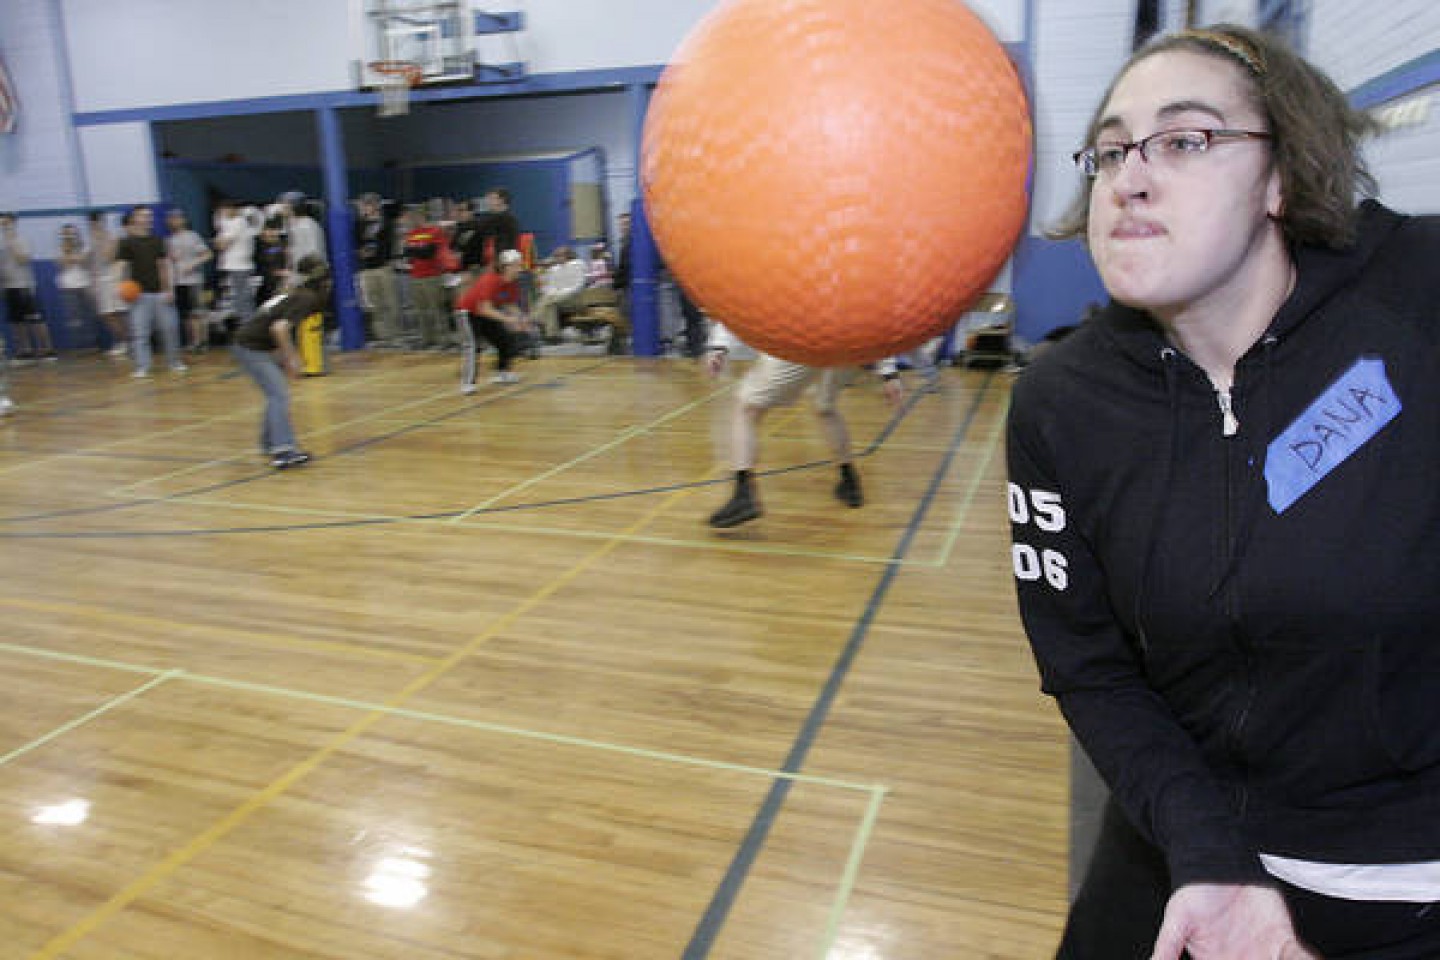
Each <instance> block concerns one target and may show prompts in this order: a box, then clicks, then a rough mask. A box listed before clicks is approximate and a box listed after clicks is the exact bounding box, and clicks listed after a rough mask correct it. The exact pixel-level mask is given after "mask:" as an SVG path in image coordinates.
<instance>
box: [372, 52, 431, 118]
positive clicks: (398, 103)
mask: <svg viewBox="0 0 1440 960" xmlns="http://www.w3.org/2000/svg"><path fill="white" fill-rule="evenodd" d="M370 70H371V72H373V73H375V74H377V75H378V76H379V77H380V84H379V87H380V109H379V110H377V111H376V115H377V116H381V117H398V116H401V115H403V114H407V113H409V112H410V88H411V87H413V86H415V84H417V83H419V82H420V79H421V77H423V76H424V73H423V72H422V71H421V69H420V68H419V67H418V66H416V65H415V64H414V63H411V62H410V61H409V60H376V61H374V62H373V63H371V64H370Z"/></svg>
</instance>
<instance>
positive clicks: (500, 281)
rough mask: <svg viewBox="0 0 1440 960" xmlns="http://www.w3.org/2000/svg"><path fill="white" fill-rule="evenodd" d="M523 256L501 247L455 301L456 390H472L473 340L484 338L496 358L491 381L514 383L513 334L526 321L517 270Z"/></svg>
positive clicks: (463, 391) (472, 391)
mask: <svg viewBox="0 0 1440 960" xmlns="http://www.w3.org/2000/svg"><path fill="white" fill-rule="evenodd" d="M522 269H523V258H522V257H521V256H520V252H519V251H518V250H505V251H503V252H502V253H501V254H500V256H499V257H497V258H496V262H495V270H493V271H489V270H487V271H486V272H484V273H482V274H480V276H479V277H478V278H477V279H476V280H475V282H474V283H473V284H471V285H470V287H469V288H468V289H467V290H466V291H465V292H464V293H462V294H461V295H460V299H459V300H457V301H456V302H455V321H456V322H455V326H456V329H458V330H459V331H460V352H461V356H462V359H461V364H460V392H461V393H463V394H466V395H469V394H472V393H474V392H475V343H476V339H477V338H482V337H483V338H484V339H485V340H486V341H488V342H489V343H491V344H493V345H494V347H495V352H496V353H497V354H498V358H497V359H496V363H495V376H494V377H492V378H491V380H490V382H491V383H517V382H519V380H520V377H519V375H518V374H516V373H515V372H513V371H512V370H511V369H510V364H511V362H512V361H514V359H515V354H516V353H517V349H516V344H515V335H516V334H517V333H519V332H520V331H522V330H524V329H525V328H526V327H527V326H528V325H529V323H530V321H529V318H528V317H527V316H526V315H525V312H524V310H523V309H521V293H520V271H521V270H522Z"/></svg>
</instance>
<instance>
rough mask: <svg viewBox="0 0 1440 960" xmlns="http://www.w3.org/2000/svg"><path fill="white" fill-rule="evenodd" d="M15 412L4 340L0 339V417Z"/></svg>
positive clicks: (8, 361)
mask: <svg viewBox="0 0 1440 960" xmlns="http://www.w3.org/2000/svg"><path fill="white" fill-rule="evenodd" d="M13 412H15V401H14V400H11V399H10V360H9V357H8V356H6V350H5V338H4V337H0V417H5V416H9V415H10V414H11V413H13Z"/></svg>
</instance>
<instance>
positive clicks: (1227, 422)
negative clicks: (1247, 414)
mask: <svg viewBox="0 0 1440 960" xmlns="http://www.w3.org/2000/svg"><path fill="white" fill-rule="evenodd" d="M1215 402H1216V403H1218V404H1220V435H1221V436H1223V437H1233V436H1235V434H1237V433H1239V432H1240V420H1239V418H1237V417H1236V416H1235V407H1234V406H1233V405H1232V404H1231V402H1230V391H1229V390H1216V391H1215ZM1226 482H1227V483H1228V482H1229V481H1228V480H1227V481H1226Z"/></svg>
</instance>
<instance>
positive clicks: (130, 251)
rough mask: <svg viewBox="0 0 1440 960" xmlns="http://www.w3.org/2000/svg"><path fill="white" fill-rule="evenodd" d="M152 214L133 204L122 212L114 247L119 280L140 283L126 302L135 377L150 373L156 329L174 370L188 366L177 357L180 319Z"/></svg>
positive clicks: (169, 268) (181, 369)
mask: <svg viewBox="0 0 1440 960" xmlns="http://www.w3.org/2000/svg"><path fill="white" fill-rule="evenodd" d="M154 229H155V214H154V212H153V211H151V209H150V208H149V207H135V208H134V209H132V210H131V211H130V212H129V213H127V214H126V215H125V236H123V237H121V238H120V242H119V243H118V244H117V245H116V247H115V262H116V263H117V264H118V265H119V266H120V278H121V279H122V280H126V279H128V280H134V281H135V282H136V283H138V284H139V285H140V299H138V300H136V301H135V302H134V303H132V304H131V305H130V355H131V359H132V360H133V361H134V363H135V372H134V374H132V376H134V377H135V378H136V379H142V380H143V379H144V378H146V377H148V376H150V356H151V355H150V334H151V332H152V329H153V328H154V327H155V326H157V325H158V326H159V328H160V342H161V343H163V344H164V346H165V359H166V360H167V361H168V362H169V364H170V370H171V371H172V372H174V373H184V372H185V371H186V370H188V369H189V368H188V367H186V366H185V364H184V363H182V362H181V360H180V329H179V328H180V321H179V318H178V317H177V316H176V314H175V277H174V273H173V270H172V266H171V263H170V258H169V257H167V256H166V255H165V244H164V243H163V242H162V241H161V240H160V238H159V237H157V236H155V233H154Z"/></svg>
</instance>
